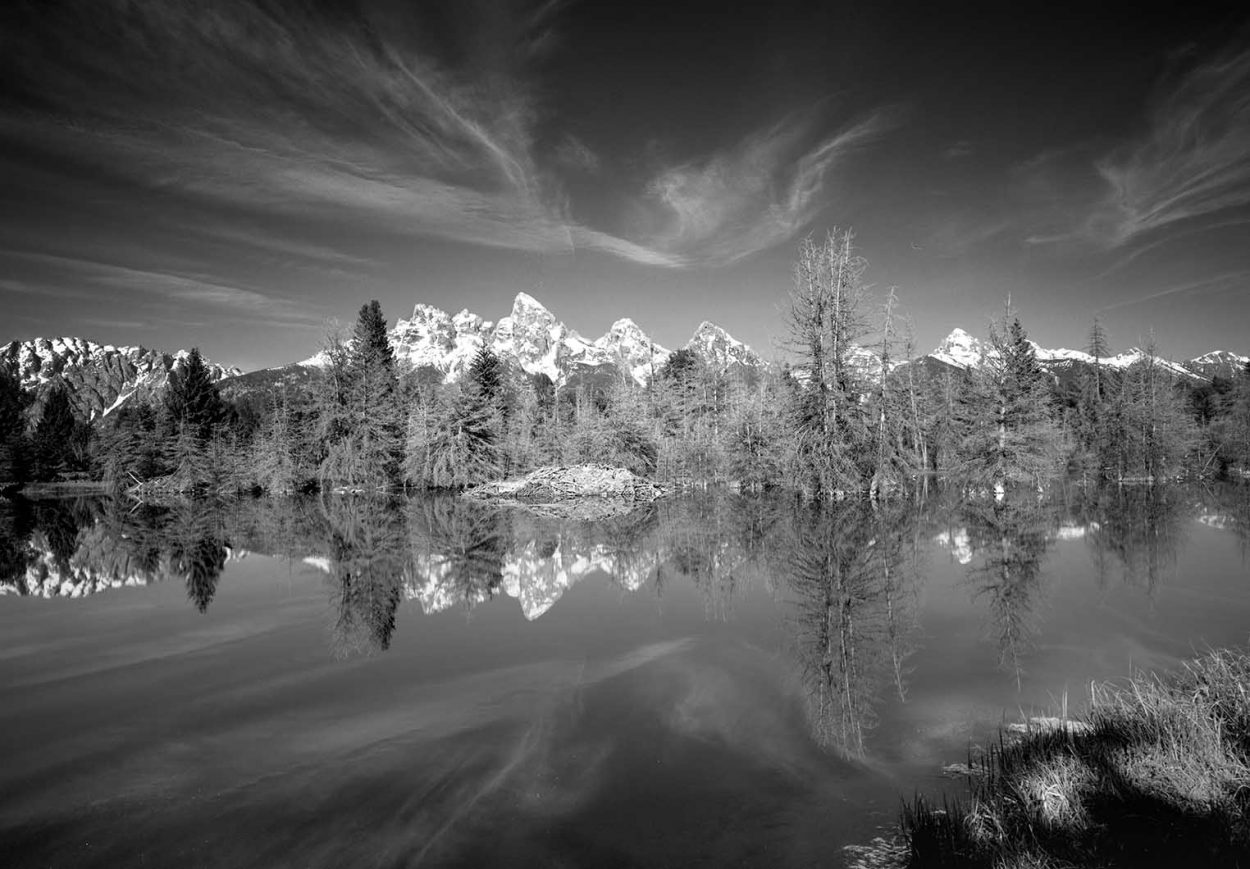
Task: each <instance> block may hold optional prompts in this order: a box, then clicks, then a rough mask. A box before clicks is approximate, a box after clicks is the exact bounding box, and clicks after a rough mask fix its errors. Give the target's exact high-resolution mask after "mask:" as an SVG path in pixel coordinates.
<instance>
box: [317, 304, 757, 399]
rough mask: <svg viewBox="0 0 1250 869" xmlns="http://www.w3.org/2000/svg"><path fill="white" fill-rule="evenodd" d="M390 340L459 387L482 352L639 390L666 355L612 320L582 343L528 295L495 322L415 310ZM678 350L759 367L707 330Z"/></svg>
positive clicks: (399, 354)
mask: <svg viewBox="0 0 1250 869" xmlns="http://www.w3.org/2000/svg"><path fill="white" fill-rule="evenodd" d="M390 338H391V346H392V347H393V348H394V350H395V358H396V359H397V360H398V361H399V362H400V363H401V364H402V365H406V366H409V367H411V368H431V369H434V370H436V371H438V372H439V373H440V374H441V375H442V378H443V381H444V382H446V383H454V382H455V381H457V380H459V379H460V378H461V377H462V376H463V375H464V374H465V372H466V371H468V369H469V366H470V365H471V364H472V362H473V357H474V356H475V355H476V354H477V352H478V350H480V349H481V348H482V347H483V346H486V347H489V348H490V349H491V350H492V351H493V352H494V353H495V354H496V355H498V356H499V357H500V358H501V359H503V360H504V361H505V362H511V363H513V364H515V365H517V366H518V367H520V368H521V369H522V370H523V371H525V372H526V373H527V374H531V375H536V374H545V375H547V376H548V377H550V378H551V380H552V382H554V383H555V384H557V385H563V384H564V383H566V382H568V380H569V377H570V375H572V374H573V373H574V372H577V371H583V370H585V369H594V368H598V367H601V366H615V367H616V368H617V369H619V370H620V371H622V372H625V373H627V374H628V375H629V376H630V377H631V378H632V379H633V380H634V382H635V383H638V384H639V385H642V384H645V383H646V382H647V381H648V380H650V379H651V377H652V376H653V375H654V374H655V372H657V371H658V370H659V369H660V368H661V367H662V366H663V365H664V363H665V362H666V361H667V360H668V357H669V356H670V355H671V353H670V351H669V350H668V349H667V348H665V347H662V346H660V345H659V344H656V343H655V342H654V341H652V340H651V338H650V337H648V336H647V334H646V333H645V332H644V331H643V330H642V329H641V328H640V327H639V326H638V324H637V323H635V322H634V321H633V320H630V319H628V318H623V319H620V320H617V321H616V322H615V323H613V324H612V327H611V328H610V329H608V331H607V332H605V333H604V334H603V335H601V336H600V337H598V338H596V339H594V340H593V341H590V340H587V339H586V338H584V337H582V336H581V335H580V334H578V333H577V332H576V331H574V330H572V329H570V328H569V327H568V326H567V325H565V324H564V323H563V322H561V321H560V320H558V319H556V317H555V315H554V314H552V313H551V311H549V310H548V309H547V308H546V307H545V306H544V305H543V304H542V303H541V302H539V301H538V300H537V299H535V298H534V297H533V296H531V295H529V294H528V293H518V294H517V296H516V299H515V300H514V301H513V303H512V310H511V312H510V313H509V314H508V315H507V316H504V317H501V318H500V319H499V320H498V322H491V321H490V320H483V319H482V318H481V317H479V316H478V315H477V314H473V313H470V312H469V311H467V310H466V311H461V312H460V313H459V314H456V315H454V316H452V315H451V314H448V313H447V312H445V311H442V310H439V309H438V308H435V307H433V306H431V305H426V304H418V305H417V306H416V307H415V308H413V311H412V316H411V317H410V318H408V319H402V318H401V319H400V320H399V321H398V322H396V324H395V328H394V329H392V330H391V331H390ZM686 346H687V347H689V348H691V349H693V350H695V351H696V353H698V354H699V355H700V356H701V357H702V358H703V359H705V360H707V361H708V362H709V363H710V364H715V365H717V366H719V367H720V368H722V369H724V368H728V367H730V366H732V365H734V364H741V365H747V366H751V367H759V366H762V364H763V363H762V362H761V361H760V359H759V357H758V356H756V355H755V353H754V352H753V351H752V350H751V348H750V347H748V346H747V345H745V344H743V343H742V342H741V341H738V340H737V339H735V338H734V337H733V336H732V335H730V334H729V333H728V332H726V331H725V330H724V329H721V328H720V327H719V326H715V325H713V324H711V323H704V324H703V325H701V326H700V327H699V329H698V330H696V332H695V334H694V336H693V337H692V338H691V339H690V341H689V342H688V343H687V344H686ZM327 362H328V358H327V356H326V354H325V352H324V351H323V352H321V353H318V354H316V355H315V356H312V357H310V358H308V359H305V360H304V361H303V362H300V363H298V364H299V365H302V366H306V367H313V368H323V367H325V365H326V363H327Z"/></svg>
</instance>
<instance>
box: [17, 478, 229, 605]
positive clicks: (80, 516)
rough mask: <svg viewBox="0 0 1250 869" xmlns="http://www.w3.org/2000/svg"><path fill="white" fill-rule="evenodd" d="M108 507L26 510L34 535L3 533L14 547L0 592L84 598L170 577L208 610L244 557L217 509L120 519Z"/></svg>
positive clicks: (146, 511)
mask: <svg viewBox="0 0 1250 869" xmlns="http://www.w3.org/2000/svg"><path fill="white" fill-rule="evenodd" d="M105 503H106V502H105ZM105 503H102V502H99V501H85V500H78V501H45V502H36V503H35V504H33V505H25V506H24V507H23V508H22V509H25V510H29V511H30V513H31V514H32V515H31V516H30V517H29V521H32V522H33V523H34V526H35V527H34V528H33V530H31V531H29V532H28V533H27V534H25V535H20V534H18V533H16V529H14V528H13V526H12V524H10V527H9V528H8V529H0V536H5V537H7V539H8V540H10V541H11V542H10V544H9V545H10V547H12V550H11V554H10V555H9V557H8V558H4V559H0V561H3V563H4V564H5V565H7V569H4V572H3V574H0V594H20V595H27V596H32V597H46V598H53V597H60V598H79V597H85V596H87V595H91V594H96V593H99V592H102V591H110V590H114V589H121V588H133V587H136V586H145V585H149V584H151V583H153V582H159V581H162V580H164V579H166V578H168V577H171V576H173V577H178V578H180V579H182V580H183V581H185V582H186V584H187V596H188V598H189V599H190V600H191V601H192V602H193V603H194V605H195V606H196V608H197V609H199V610H201V611H204V610H206V609H207V608H208V605H209V603H210V602H211V601H212V598H213V595H214V594H215V592H216V587H217V579H218V577H219V576H220V574H221V571H222V569H223V568H224V566H225V564H226V562H228V561H232V560H236V559H239V558H242V557H244V556H245V555H246V552H244V551H240V550H236V549H233V548H232V547H231V546H230V545H229V544H228V543H227V542H226V540H225V538H224V536H223V535H222V532H221V529H220V527H219V524H218V523H217V521H216V520H215V518H214V516H213V513H212V511H203V510H196V509H181V510H178V509H162V508H152V507H150V506H149V507H144V508H143V509H142V510H136V511H135V512H133V513H121V512H118V511H112V512H110V511H107V510H106V509H105ZM8 518H9V521H10V523H12V522H13V521H14V517H8ZM0 521H2V519H0ZM0 567H2V565H0Z"/></svg>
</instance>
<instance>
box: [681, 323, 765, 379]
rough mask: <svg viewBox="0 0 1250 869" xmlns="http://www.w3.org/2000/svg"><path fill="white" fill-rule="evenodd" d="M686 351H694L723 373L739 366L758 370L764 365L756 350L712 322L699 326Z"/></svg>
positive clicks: (688, 342)
mask: <svg viewBox="0 0 1250 869" xmlns="http://www.w3.org/2000/svg"><path fill="white" fill-rule="evenodd" d="M684 349H686V350H691V351H693V352H694V353H696V354H698V355H699V356H701V357H702V358H703V359H704V361H706V362H707V363H708V364H709V365H711V366H713V367H715V368H719V369H721V370H722V371H725V370H729V369H731V368H734V367H737V366H744V367H746V368H751V369H758V368H762V367H763V365H764V362H763V360H762V359H760V357H759V356H758V355H757V354H756V353H755V351H754V350H752V349H751V348H750V347H748V346H747V345H746V344H744V343H742V342H741V341H739V340H738V339H737V338H735V337H734V336H733V335H730V334H729V333H728V332H726V331H725V330H724V329H723V328H721V327H720V326H717V325H716V324H715V323H713V322H712V321H710V320H704V321H703V322H702V323H700V324H699V328H697V329H695V330H694V334H693V335H691V336H690V340H689V341H687V342H686V346H685V348H684Z"/></svg>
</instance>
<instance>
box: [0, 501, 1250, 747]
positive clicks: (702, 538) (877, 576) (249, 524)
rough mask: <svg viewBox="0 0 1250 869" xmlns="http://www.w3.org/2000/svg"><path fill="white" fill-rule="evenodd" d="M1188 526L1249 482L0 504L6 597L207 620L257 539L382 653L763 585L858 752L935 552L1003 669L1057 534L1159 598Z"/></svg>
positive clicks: (1239, 513) (835, 737)
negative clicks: (91, 600)
mask: <svg viewBox="0 0 1250 869" xmlns="http://www.w3.org/2000/svg"><path fill="white" fill-rule="evenodd" d="M1195 523H1202V524H1205V525H1208V526H1213V527H1219V528H1229V529H1231V530H1232V531H1233V532H1234V533H1236V534H1238V535H1239V536H1240V538H1241V539H1242V540H1243V541H1244V540H1250V533H1248V529H1250V488H1247V487H1244V486H1242V487H1229V488H1223V489H1215V490H1181V489H1165V488H1156V489H1130V488H1123V489H1106V490H1083V489H1073V490H1070V491H1066V492H1061V493H1060V494H1059V496H1058V497H1056V498H1054V499H1052V500H1048V501H1038V500H1035V499H1024V500H1019V501H1012V500H1010V499H1008V500H1006V501H1003V502H992V501H985V502H973V503H963V504H960V503H957V502H954V501H950V500H945V499H944V498H943V497H942V495H941V493H935V494H934V495H933V496H932V497H930V498H928V499H926V500H924V501H923V502H920V503H916V504H901V505H890V506H888V507H881V508H872V507H870V506H868V505H859V504H839V505H829V506H824V507H817V506H812V505H801V504H796V503H794V502H792V501H789V500H786V499H783V498H777V497H764V496H749V497H748V496H739V495H735V494H731V493H726V492H720V493H704V494H700V495H697V496H691V497H684V498H675V499H668V500H664V501H660V502H657V503H655V504H651V505H647V506H646V507H643V508H640V509H638V510H634V511H631V512H627V513H623V514H612V515H597V516H594V517H591V518H586V517H584V516H579V515H569V514H568V513H567V512H565V513H543V512H534V511H529V510H522V509H515V508H514V509H495V508H492V507H490V506H488V505H484V504H481V503H477V502H473V501H468V500H464V499H457V498H431V499H423V500H412V501H393V502H387V501H370V500H367V499H350V498H348V499H345V498H325V499H290V500H256V501H236V502H229V503H225V504H212V503H203V502H195V503H192V502H174V503H169V504H147V503H136V502H131V501H126V500H109V499H95V500H91V499H85V500H63V501H40V502H26V501H20V500H19V501H12V502H10V501H3V502H0V592H3V593H9V594H17V595H30V596H41V597H82V596H85V595H90V594H94V593H97V592H102V591H108V590H113V589H119V588H123V587H126V586H138V585H147V584H150V583H154V582H162V581H176V582H180V583H182V584H184V585H185V587H186V593H187V598H188V600H189V601H190V603H191V605H192V606H193V607H194V608H195V609H196V610H198V611H199V612H201V613H208V612H209V611H210V610H211V607H212V604H213V600H214V597H215V596H216V595H217V593H218V583H219V580H220V578H221V576H222V574H223V571H225V570H226V568H227V565H228V564H229V563H230V562H231V561H232V560H235V559H238V558H241V557H243V556H245V555H246V554H247V553H249V552H255V553H259V554H263V555H268V556H274V557H280V558H285V559H289V560H290V561H291V562H293V563H295V562H303V563H305V564H307V565H311V566H314V567H316V568H317V570H319V571H321V572H322V573H323V574H324V575H325V581H326V586H327V590H328V594H327V598H328V613H329V617H328V621H329V624H330V629H329V644H330V650H331V653H332V654H333V656H335V657H337V658H348V657H356V656H369V655H376V654H379V653H382V652H385V651H386V650H387V649H388V648H389V647H390V646H391V644H392V640H393V638H394V636H395V632H396V631H397V630H402V629H403V626H402V624H401V622H402V620H403V619H405V618H408V619H411V618H413V616H414V614H415V612H416V611H415V609H413V610H407V611H405V610H403V609H401V603H402V602H403V601H404V600H412V601H414V602H415V603H416V605H418V606H419V608H420V610H421V612H422V613H424V614H425V615H426V616H433V615H434V614H436V613H441V612H444V611H450V612H452V613H455V612H459V613H461V614H462V615H463V617H464V618H467V619H471V618H472V616H473V613H474V611H475V610H476V608H478V607H480V606H483V605H485V604H486V603H487V602H489V601H491V600H492V599H495V598H499V597H505V598H511V599H514V600H515V601H517V602H518V604H519V606H520V610H521V613H522V614H523V616H524V617H525V618H526V619H527V620H530V621H532V620H535V619H538V618H541V617H543V616H544V615H545V614H546V613H548V612H550V611H551V610H552V608H553V607H556V606H557V605H558V603H559V601H560V599H561V598H562V597H563V596H564V595H565V594H566V593H568V592H569V590H570V589H571V588H573V587H574V586H575V585H577V584H578V583H580V582H583V581H586V580H587V579H590V578H594V579H595V581H601V582H602V581H606V582H611V583H614V584H615V585H617V586H618V587H619V588H620V589H622V590H623V591H625V592H630V593H643V594H651V595H654V596H656V597H657V598H658V599H662V598H663V597H664V595H665V594H666V592H667V590H668V589H670V588H672V587H674V586H675V585H676V586H680V587H681V588H683V589H691V588H693V589H694V590H696V591H697V593H698V595H699V597H700V598H701V600H702V601H703V605H704V609H705V614H706V616H707V618H709V619H713V620H721V621H729V620H733V619H734V618H735V607H736V606H737V604H738V602H739V601H740V600H741V599H742V598H743V596H744V595H745V594H747V593H748V591H749V590H751V589H757V590H762V591H763V592H764V593H765V594H767V595H768V596H770V597H772V598H773V600H775V602H776V608H777V611H778V613H779V614H780V615H781V617H782V621H783V622H784V624H785V625H786V634H787V637H788V644H787V652H786V655H787V656H788V660H789V661H790V662H791V665H792V669H793V672H794V674H795V677H796V679H797V680H798V682H799V683H800V684H801V686H802V689H803V695H804V697H805V705H806V712H807V717H808V720H809V723H810V729H811V732H812V734H813V735H814V737H815V740H816V741H817V742H818V743H819V744H820V745H822V746H825V747H826V748H829V749H833V750H837V751H840V752H843V753H845V754H847V755H850V756H860V755H862V754H863V753H864V751H865V743H866V740H867V738H868V735H869V734H870V733H871V732H872V729H873V727H874V723H875V721H876V718H877V714H878V709H879V707H880V705H881V703H882V700H883V698H885V697H887V696H893V697H896V698H897V699H898V700H899V701H900V702H902V701H906V699H907V697H908V674H909V666H910V664H909V662H910V661H911V659H912V656H913V654H914V653H915V651H916V649H917V647H918V646H919V644H920V637H919V632H918V630H917V621H918V609H919V604H918V600H919V598H920V593H921V589H922V587H923V585H924V583H925V581H926V576H927V575H928V574H929V572H930V571H929V569H928V566H927V564H926V554H927V553H928V554H931V553H933V552H935V551H938V552H940V551H941V550H942V549H946V550H948V551H949V552H950V555H951V557H952V558H953V559H954V560H955V561H956V562H958V563H959V565H961V566H960V568H959V569H960V570H961V571H962V572H963V574H964V575H965V577H966V583H967V587H968V589H969V594H970V597H972V598H973V599H974V600H975V601H976V602H977V604H978V605H979V606H981V607H983V612H984V615H985V624H986V626H987V630H988V633H989V636H990V640H991V643H992V645H993V646H994V647H995V649H996V650H997V656H998V662H999V664H1000V666H1001V667H1002V668H1003V669H1005V670H1006V671H1008V672H1009V673H1012V674H1014V676H1015V678H1016V680H1017V682H1018V681H1019V680H1020V679H1021V678H1022V674H1023V673H1024V672H1025V671H1026V666H1027V663H1028V660H1029V657H1030V655H1031V654H1032V653H1033V645H1034V640H1035V638H1036V636H1037V633H1038V630H1039V628H1040V625H1041V613H1042V607H1041V604H1042V603H1043V602H1044V601H1045V600H1046V598H1047V595H1048V593H1049V592H1048V589H1047V579H1046V577H1047V571H1046V564H1047V560H1048V555H1049V554H1050V553H1051V552H1052V550H1053V549H1054V548H1055V546H1056V545H1057V543H1058V542H1060V541H1077V540H1080V541H1083V542H1084V545H1085V546H1086V547H1088V550H1089V553H1090V557H1091V559H1092V560H1093V563H1094V565H1095V571H1094V575H1095V576H1096V577H1097V580H1098V582H1099V583H1102V584H1104V585H1105V584H1108V583H1113V582H1116V581H1117V578H1118V581H1119V582H1120V583H1123V584H1126V585H1130V586H1133V587H1137V588H1141V589H1143V590H1145V591H1146V592H1147V593H1148V594H1154V593H1155V591H1156V590H1157V589H1158V588H1159V587H1160V585H1162V584H1166V583H1167V582H1168V581H1169V579H1170V577H1171V574H1172V572H1173V571H1174V569H1175V564H1176V561H1177V552H1178V551H1179V549H1180V547H1181V546H1182V545H1183V544H1184V540H1185V536H1186V534H1187V533H1188V532H1187V529H1189V528H1194V527H1197V526H1196V525H1195ZM935 544H936V546H935Z"/></svg>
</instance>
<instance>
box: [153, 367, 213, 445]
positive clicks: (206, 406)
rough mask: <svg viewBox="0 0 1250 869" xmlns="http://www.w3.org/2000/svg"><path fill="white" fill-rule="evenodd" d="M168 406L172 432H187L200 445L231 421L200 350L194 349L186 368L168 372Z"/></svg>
mask: <svg viewBox="0 0 1250 869" xmlns="http://www.w3.org/2000/svg"><path fill="white" fill-rule="evenodd" d="M165 406H166V408H167V409H168V411H169V418H170V421H171V423H172V427H173V431H174V432H175V433H177V432H180V431H181V430H182V429H184V428H185V429H186V430H187V431H188V432H189V433H190V434H191V435H192V436H193V437H195V438H196V439H197V440H199V441H201V442H202V441H207V440H208V439H209V438H210V437H212V435H213V432H214V430H216V429H217V428H218V427H219V426H222V425H224V424H225V423H226V422H227V421H228V418H229V408H228V407H227V406H226V403H225V402H224V401H223V400H222V398H221V392H220V391H219V390H218V388H217V384H216V383H214V382H213V379H212V375H211V374H210V373H209V371H208V366H206V365H205V364H204V357H203V356H201V355H200V349H199V348H198V347H192V348H191V352H190V353H189V354H188V355H187V358H186V361H185V362H183V364H182V365H181V366H180V367H178V368H175V369H173V370H172V371H170V372H169V387H168V389H167V390H166V393H165Z"/></svg>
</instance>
